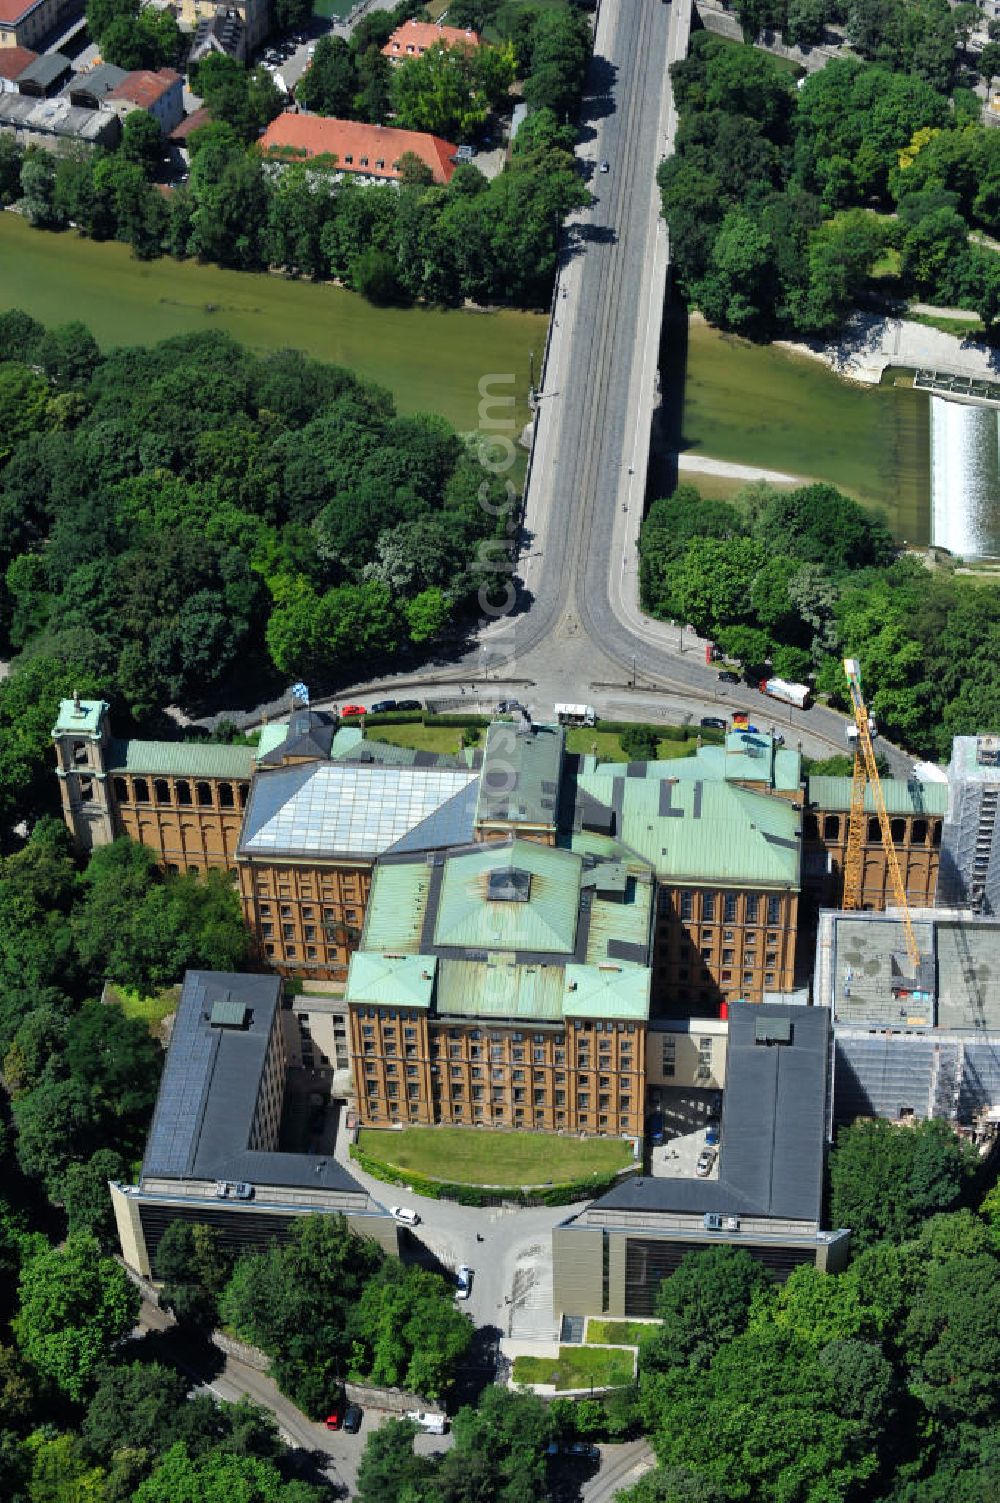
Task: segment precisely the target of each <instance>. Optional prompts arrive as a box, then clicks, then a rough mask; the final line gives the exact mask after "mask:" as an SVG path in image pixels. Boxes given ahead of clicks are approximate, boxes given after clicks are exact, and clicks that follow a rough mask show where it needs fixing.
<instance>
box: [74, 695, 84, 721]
mask: <svg viewBox="0 0 1000 1503" xmlns="http://www.w3.org/2000/svg"><path fill="white" fill-rule="evenodd" d="M73 714H74V715H82V714H83V707H82V705H81V704H80V691H79V689H74V690H73Z"/></svg>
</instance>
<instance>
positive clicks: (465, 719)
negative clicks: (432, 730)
mask: <svg viewBox="0 0 1000 1503" xmlns="http://www.w3.org/2000/svg"><path fill="white" fill-rule="evenodd" d="M423 719H424V725H454V726H475V727H476V728H477V729H479V730H484V729H485V728H486V726H488V725H492V724H493V718H492V716H490V715H433V714H431V712H430V711H429V710H427V711H425V712H424V717H423Z"/></svg>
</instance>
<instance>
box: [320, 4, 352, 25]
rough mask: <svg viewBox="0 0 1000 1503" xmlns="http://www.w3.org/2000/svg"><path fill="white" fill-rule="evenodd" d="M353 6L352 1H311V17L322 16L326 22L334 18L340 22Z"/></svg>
mask: <svg viewBox="0 0 1000 1503" xmlns="http://www.w3.org/2000/svg"><path fill="white" fill-rule="evenodd" d="M353 6H354V0H313V15H314V16H324V17H325V18H326V20H328V21H330V20H332V19H333V17H334V16H336V17H337V18H338V20H342V19H343V17H344V16H346V15H347V13H348V12H349V11H350V10H351V9H353Z"/></svg>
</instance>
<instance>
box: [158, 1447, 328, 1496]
mask: <svg viewBox="0 0 1000 1503" xmlns="http://www.w3.org/2000/svg"><path fill="white" fill-rule="evenodd" d="M324 1492H325V1489H322V1490H321V1489H320V1488H318V1487H311V1486H309V1485H308V1484H306V1483H302V1482H282V1480H281V1473H280V1472H279V1470H278V1468H277V1467H276V1466H275V1465H274V1464H273V1462H270V1461H264V1460H261V1459H259V1458H258V1457H256V1456H237V1455H234V1454H233V1453H232V1452H230V1451H221V1450H220V1451H210V1452H208V1454H207V1455H204V1456H196V1457H192V1456H191V1455H190V1454H189V1452H188V1450H187V1448H186V1447H185V1446H184V1445H183V1444H182V1443H180V1442H178V1444H177V1445H174V1446H171V1448H170V1450H169V1451H167V1453H166V1455H165V1456H164V1457H163V1458H162V1460H161V1461H160V1462H159V1464H158V1465H157V1467H156V1469H155V1471H154V1472H153V1474H152V1476H151V1477H149V1478H148V1479H147V1480H146V1481H145V1482H143V1483H142V1485H141V1486H140V1487H139V1489H138V1491H137V1492H136V1494H135V1503H188V1500H190V1503H203V1500H204V1503H215V1500H220V1503H221V1500H223V1499H239V1503H322V1499H323V1496H324Z"/></svg>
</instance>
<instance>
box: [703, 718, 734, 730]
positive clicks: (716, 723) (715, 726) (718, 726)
mask: <svg viewBox="0 0 1000 1503" xmlns="http://www.w3.org/2000/svg"><path fill="white" fill-rule="evenodd" d="M701 723H702V725H703V726H704V727H705V729H706V731H725V730H728V728H729V722H728V721H727V720H723V718H722V716H721V715H703V716H702V717H701Z"/></svg>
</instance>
